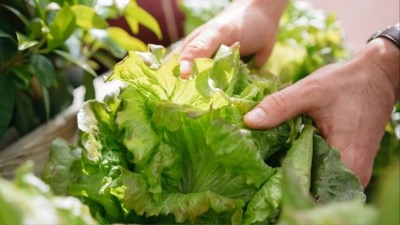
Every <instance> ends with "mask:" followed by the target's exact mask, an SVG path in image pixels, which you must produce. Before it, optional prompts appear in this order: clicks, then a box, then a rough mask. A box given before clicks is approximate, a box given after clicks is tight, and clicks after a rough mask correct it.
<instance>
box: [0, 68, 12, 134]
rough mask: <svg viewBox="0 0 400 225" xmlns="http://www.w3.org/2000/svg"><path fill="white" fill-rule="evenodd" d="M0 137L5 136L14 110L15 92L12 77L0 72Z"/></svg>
mask: <svg viewBox="0 0 400 225" xmlns="http://www.w3.org/2000/svg"><path fill="white" fill-rule="evenodd" d="M0 96H1V97H0V139H1V138H3V135H4V133H5V132H6V130H7V128H8V126H9V124H10V121H11V118H12V116H13V112H14V104H15V92H14V88H13V84H12V81H11V78H10V77H9V76H5V75H4V74H0Z"/></svg>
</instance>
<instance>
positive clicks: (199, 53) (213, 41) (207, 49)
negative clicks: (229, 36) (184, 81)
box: [179, 31, 229, 78]
mask: <svg viewBox="0 0 400 225" xmlns="http://www.w3.org/2000/svg"><path fill="white" fill-rule="evenodd" d="M220 37H221V36H220V35H219V34H218V32H217V31H208V32H201V33H199V34H198V35H197V36H195V37H194V38H193V39H192V40H190V41H189V42H187V44H186V45H184V46H183V47H182V50H181V52H182V53H181V55H180V57H179V61H180V74H181V77H182V78H187V77H188V76H189V75H190V73H191V72H192V65H193V62H194V60H195V59H196V58H203V57H206V58H209V57H211V56H212V55H213V54H214V53H215V51H216V50H217V49H218V47H219V46H220V45H221V44H222V41H221V39H220ZM225 44H227V43H225ZM228 44H229V43H228Z"/></svg>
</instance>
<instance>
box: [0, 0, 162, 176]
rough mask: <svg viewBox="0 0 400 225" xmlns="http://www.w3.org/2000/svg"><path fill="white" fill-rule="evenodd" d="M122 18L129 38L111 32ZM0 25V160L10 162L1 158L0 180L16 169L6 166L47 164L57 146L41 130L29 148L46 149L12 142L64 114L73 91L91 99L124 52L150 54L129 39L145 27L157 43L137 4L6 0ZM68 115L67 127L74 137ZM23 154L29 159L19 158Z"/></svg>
mask: <svg viewBox="0 0 400 225" xmlns="http://www.w3.org/2000/svg"><path fill="white" fill-rule="evenodd" d="M121 17H123V18H124V19H125V20H126V21H127V23H128V25H129V28H130V30H131V31H129V30H126V29H122V28H121V27H117V26H110V25H109V23H108V20H109V19H113V18H121ZM0 20H1V21H2V22H1V23H0V96H1V98H0V149H3V150H2V151H1V152H0V153H1V154H6V156H7V157H6V156H4V155H2V156H1V157H0V158H2V161H1V162H0V165H2V166H1V167H3V168H1V167H0V171H2V172H1V173H3V171H4V168H8V167H12V168H15V166H16V165H17V164H19V163H13V164H12V166H5V164H6V163H9V162H10V161H13V160H14V158H20V159H21V160H26V159H27V158H29V157H31V158H32V157H34V155H35V154H36V155H37V152H42V153H41V154H42V155H43V156H47V151H48V148H49V145H50V142H51V141H52V140H53V139H54V137H53V138H51V136H48V135H58V133H57V131H56V130H54V129H48V128H46V129H43V130H40V131H38V134H37V135H38V136H40V137H39V138H37V136H34V137H30V138H29V140H26V142H28V143H30V142H32V141H35V140H34V139H40V140H36V141H39V142H44V141H45V142H47V143H45V144H43V145H40V146H38V148H39V149H37V150H31V149H32V148H33V147H32V146H29V145H26V143H22V144H21V145H17V142H16V140H21V137H24V136H25V137H26V135H27V134H28V133H29V132H32V131H33V130H34V129H37V130H38V127H39V126H40V125H42V124H44V123H46V122H48V121H49V120H50V119H52V118H54V117H55V116H56V115H59V114H60V113H61V112H62V111H63V110H66V109H68V107H70V106H71V103H72V102H73V98H74V96H73V90H74V89H75V88H76V87H78V86H84V87H85V88H84V89H85V94H84V95H85V96H84V97H85V99H91V98H94V97H95V93H94V88H93V79H94V78H95V77H98V74H100V73H102V72H104V71H106V70H108V69H109V68H111V67H113V66H114V64H115V63H116V62H117V61H119V60H120V59H121V58H122V57H124V56H125V55H126V53H127V51H129V50H146V49H147V46H146V44H145V43H144V42H143V41H141V40H139V39H138V38H135V37H133V36H131V35H130V34H129V32H132V33H134V34H137V33H138V32H139V30H138V27H139V25H142V26H144V27H146V28H148V29H149V30H151V31H152V32H154V33H155V34H156V35H157V36H158V37H160V38H161V31H160V27H159V26H158V23H157V21H156V20H155V19H154V18H153V17H152V16H151V15H150V14H149V13H147V11H146V10H144V9H143V8H141V7H140V6H139V5H138V4H137V3H136V1H135V0H131V1H112V2H105V1H95V0H67V1H61V0H5V1H2V2H1V3H0ZM72 113H73V115H72V116H71V117H73V118H72V119H70V120H68V121H64V124H65V125H68V126H69V127H70V129H72V130H74V127H73V126H71V123H73V124H75V123H76V121H75V120H76V119H75V117H76V115H75V114H74V113H76V112H72ZM51 125H52V124H51V123H50V126H51ZM75 125H76V124H75ZM55 129H58V128H55ZM45 132H47V133H45ZM49 132H50V133H51V134H49ZM47 136H48V137H47ZM11 144H12V145H13V146H15V147H13V148H12V146H11V147H10V145H11ZM6 147H7V148H6ZM9 148H12V149H10V150H9V151H8V153H6V150H8V149H9ZM21 148H25V149H26V151H28V152H26V153H23V154H22V155H18V153H16V152H15V151H20V150H21ZM35 148H36V147H35ZM21 151H22V150H21ZM24 151H25V150H24ZM33 151H34V152H35V153H34V152H33Z"/></svg>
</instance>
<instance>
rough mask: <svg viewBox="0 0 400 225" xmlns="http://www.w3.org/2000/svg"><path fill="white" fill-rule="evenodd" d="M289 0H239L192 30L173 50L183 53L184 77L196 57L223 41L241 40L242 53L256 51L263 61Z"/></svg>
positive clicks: (258, 60)
mask: <svg viewBox="0 0 400 225" xmlns="http://www.w3.org/2000/svg"><path fill="white" fill-rule="evenodd" d="M286 3H287V0H280V1H272V0H237V1H234V2H233V3H232V4H231V5H230V6H228V7H227V8H226V9H225V10H223V11H222V12H221V13H220V14H218V15H217V16H216V17H215V18H213V19H212V20H210V21H208V22H207V23H205V24H204V25H202V26H200V27H199V28H197V29H196V30H194V31H193V32H192V33H191V34H189V35H188V36H187V37H186V38H185V39H184V41H183V43H182V44H181V45H180V46H179V47H178V48H177V49H176V50H175V51H174V52H173V53H172V54H174V53H180V58H179V61H180V72H181V77H182V78H184V79H186V78H188V76H189V75H190V73H191V71H192V64H193V61H194V59H195V58H200V57H211V56H212V55H213V54H214V53H215V51H216V50H217V49H218V48H219V46H220V45H221V44H225V45H232V44H234V43H235V42H239V44H240V52H241V55H242V56H243V55H250V54H255V57H256V58H255V63H256V64H257V65H262V64H263V63H264V62H265V61H266V60H267V58H268V56H269V55H270V53H271V50H272V47H273V45H274V42H275V38H276V34H277V30H278V25H279V20H280V17H281V14H282V12H283V10H284V8H285V6H286Z"/></svg>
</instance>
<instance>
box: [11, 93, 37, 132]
mask: <svg viewBox="0 0 400 225" xmlns="http://www.w3.org/2000/svg"><path fill="white" fill-rule="evenodd" d="M32 103H33V101H32V99H31V98H30V97H29V96H28V95H27V94H26V93H24V92H22V91H19V90H18V91H16V92H15V111H14V118H13V125H14V126H15V128H16V129H17V131H18V134H19V135H21V136H22V135H24V134H26V133H28V132H29V131H31V130H33V129H34V128H36V127H37V126H38V125H39V124H40V120H39V118H38V117H37V116H36V114H35V112H34V110H33V104H32Z"/></svg>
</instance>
